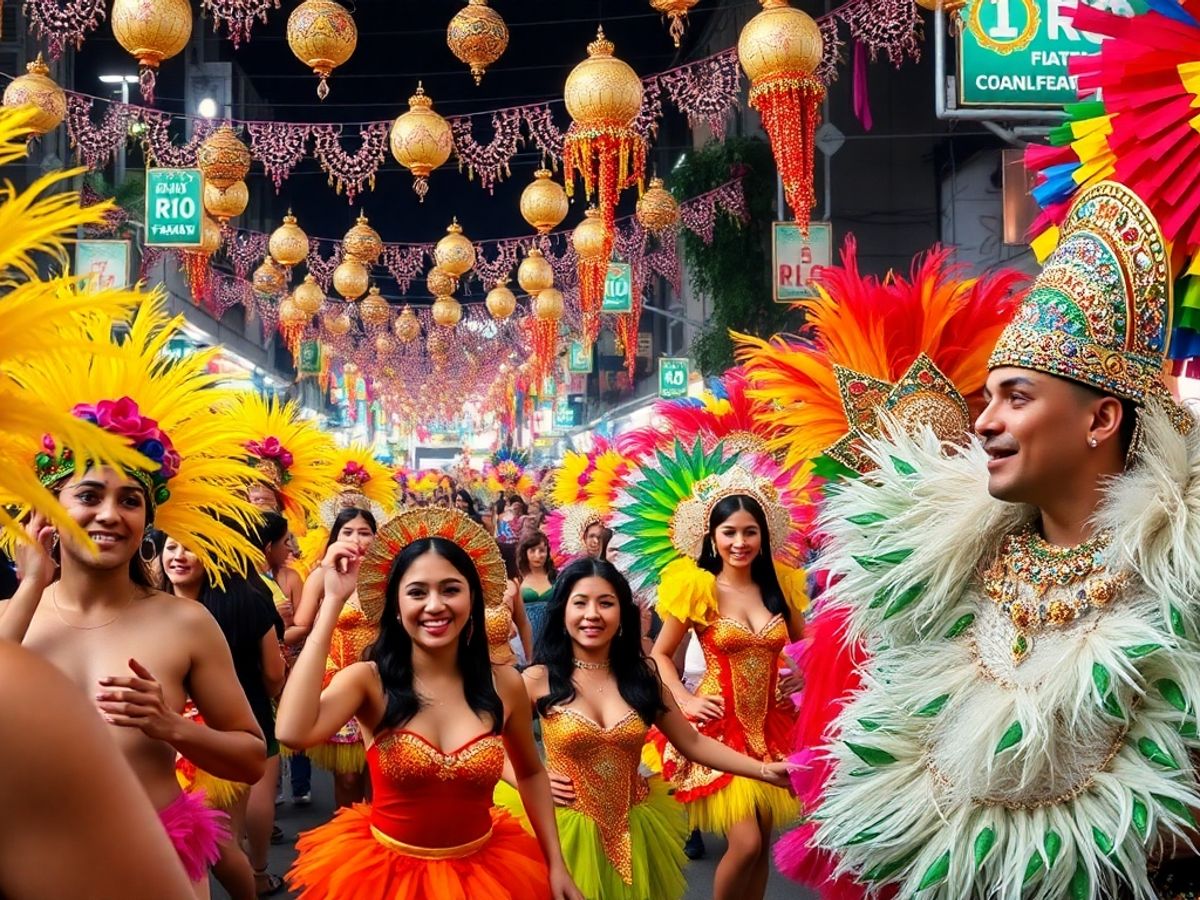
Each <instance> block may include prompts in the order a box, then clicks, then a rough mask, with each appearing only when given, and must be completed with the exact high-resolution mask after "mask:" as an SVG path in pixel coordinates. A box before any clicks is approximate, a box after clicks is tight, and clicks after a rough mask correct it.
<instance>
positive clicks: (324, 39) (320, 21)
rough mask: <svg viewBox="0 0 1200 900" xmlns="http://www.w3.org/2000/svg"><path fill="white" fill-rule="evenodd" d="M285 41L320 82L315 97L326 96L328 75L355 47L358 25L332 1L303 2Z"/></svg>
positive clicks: (327, 92)
mask: <svg viewBox="0 0 1200 900" xmlns="http://www.w3.org/2000/svg"><path fill="white" fill-rule="evenodd" d="M287 41H288V46H289V47H291V48H292V53H294V54H296V58H297V59H298V60H300V62H302V63H304V64H305V65H306V66H308V67H309V68H310V69H312V71H313V74H314V75H316V76H318V77H319V78H320V79H321V81H320V83H319V84H318V85H317V96H318V97H320V98H321V99H322V100H324V99H325V98H326V97H328V96H329V81H328V79H329V76H330V74H331V73H332V72H333V70H334V69H336V68H337V67H338V66H340V65H341V64H342V63H344V62H345V61H346V60H348V59H349V58H350V56H351V54H353V53H354V48H355V47H357V46H358V26H356V25H355V24H354V17H353V16H352V15H350V11H349V10H348V9H346V7H344V6H342V5H341V4H340V3H335V2H334V0H304V2H303V3H301V4H300V5H299V6H297V7H296V8H295V9H294V10H292V14H291V15H290V16H288V21H287Z"/></svg>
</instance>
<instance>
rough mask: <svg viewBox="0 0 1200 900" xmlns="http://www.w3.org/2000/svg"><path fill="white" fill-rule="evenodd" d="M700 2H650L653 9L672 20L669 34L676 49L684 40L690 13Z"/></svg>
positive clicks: (676, 0) (680, 0)
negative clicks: (684, 31)
mask: <svg viewBox="0 0 1200 900" xmlns="http://www.w3.org/2000/svg"><path fill="white" fill-rule="evenodd" d="M699 2H700V0H650V6H651V7H653V8H654V9H655V10H656V11H658V12H660V13H662V14H663V15H664V16H666V17H667V18H668V19H670V21H671V25H670V28H669V33H670V35H671V40H672V41H674V42H675V46H676V47H678V46H679V41H680V40H681V39H682V38H683V30H684V28H685V27H686V26H687V14H688V11H689V10H690V9H691V8H692V7H693V6H695V5H696V4H697V3H699Z"/></svg>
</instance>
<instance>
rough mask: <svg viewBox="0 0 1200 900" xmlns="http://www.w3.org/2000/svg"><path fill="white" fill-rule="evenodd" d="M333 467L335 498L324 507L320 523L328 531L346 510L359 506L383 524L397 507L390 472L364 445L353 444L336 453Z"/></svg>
mask: <svg viewBox="0 0 1200 900" xmlns="http://www.w3.org/2000/svg"><path fill="white" fill-rule="evenodd" d="M331 462H332V465H331V466H330V468H331V469H332V470H333V478H334V481H335V482H336V484H335V485H334V488H333V489H334V491H335V492H336V494H335V495H334V496H333V497H329V498H327V499H326V501H325V503H324V504H322V506H321V520H322V523H323V524H324V525H325V527H326V528H328V527H330V526H331V525H333V520H334V519H336V518H337V514H338V513H339V512H341V511H342V510H343V509H346V508H347V507H350V506H357V507H359V508H360V509H365V510H368V511H369V512H370V513H371V514H372V515H374V516H375V518H376V520H377V521H379V522H382V521H383V520H384V519H386V518H387V516H388V515H389V514H390V513H391V511H392V510H393V509H394V508H395V506H396V482H395V479H393V478H392V472H391V470H390V469H389V468H388V467H387V466H385V465H384V464H383V463H381V462H379V460H377V459H376V458H375V454H373V453H372V452H371V448H370V447H368V446H366V445H365V444H351V445H350V446H349V447H339V448H337V449H336V450H334V453H333V458H332V460H331Z"/></svg>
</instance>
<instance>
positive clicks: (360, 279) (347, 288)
mask: <svg viewBox="0 0 1200 900" xmlns="http://www.w3.org/2000/svg"><path fill="white" fill-rule="evenodd" d="M370 282H371V273H370V272H368V271H367V267H366V266H364V265H363V264H362V263H360V262H359V261H358V260H357V259H354V258H353V257H347V258H346V259H343V260H342V261H341V262H340V263H338V267H337V268H336V269H334V270H333V289H334V290H335V291H337V292H338V293H339V294H341V295H342V298H343V299H345V300H346V301H347V302H349V301H351V300H357V299H358V298H359V297H361V296H362V295H363V294H365V293H366V292H367V287H368V286H369V285H370Z"/></svg>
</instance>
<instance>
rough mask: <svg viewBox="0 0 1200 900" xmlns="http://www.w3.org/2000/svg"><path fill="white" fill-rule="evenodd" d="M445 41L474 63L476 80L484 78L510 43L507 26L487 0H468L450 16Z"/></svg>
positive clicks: (462, 57) (459, 55) (457, 54)
mask: <svg viewBox="0 0 1200 900" xmlns="http://www.w3.org/2000/svg"><path fill="white" fill-rule="evenodd" d="M446 45H447V46H448V47H449V48H450V52H451V53H453V54H454V55H455V56H456V57H458V60H459V62H463V63H466V64H467V65H468V66H470V67H471V74H472V75H474V76H475V83H476V84H479V83H480V82H481V81H482V80H483V73H484V72H486V71H487V67H488V66H490V65H491V64H492V63H494V62H495V61H496V60H498V59H499V58H500V56H501V54H503V53H504V51H505V49H506V48H507V47H508V26H507V25H505V24H504V19H502V18H501V17H500V13H498V12H496V11H495V10H494V9H492V8H491V7H490V6H488V5H487V0H467V5H466V7H465V8H464V9H460V10H459V11H458V12H457V13H456V14H455V16H454V18H453V19H451V20H450V25H449V27H448V28H447V29H446Z"/></svg>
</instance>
